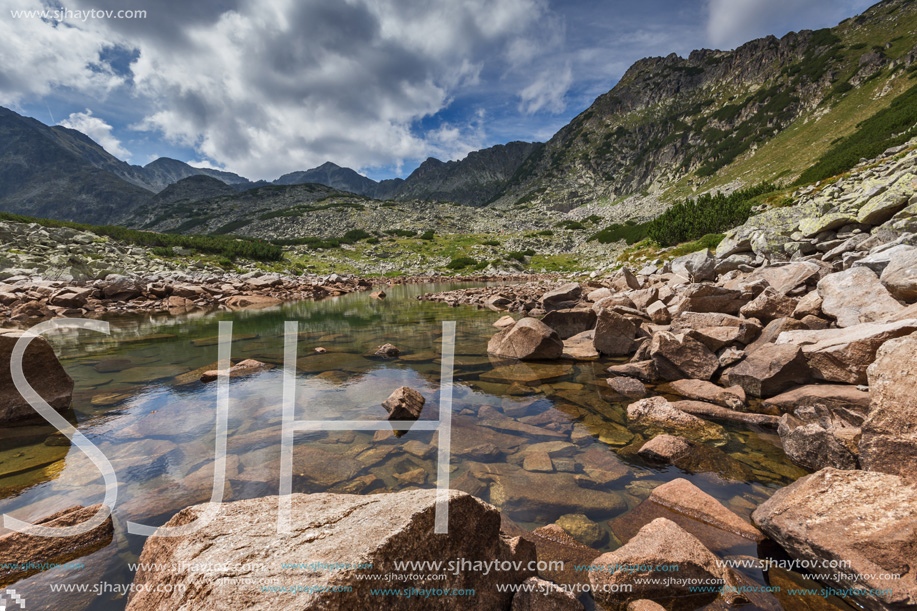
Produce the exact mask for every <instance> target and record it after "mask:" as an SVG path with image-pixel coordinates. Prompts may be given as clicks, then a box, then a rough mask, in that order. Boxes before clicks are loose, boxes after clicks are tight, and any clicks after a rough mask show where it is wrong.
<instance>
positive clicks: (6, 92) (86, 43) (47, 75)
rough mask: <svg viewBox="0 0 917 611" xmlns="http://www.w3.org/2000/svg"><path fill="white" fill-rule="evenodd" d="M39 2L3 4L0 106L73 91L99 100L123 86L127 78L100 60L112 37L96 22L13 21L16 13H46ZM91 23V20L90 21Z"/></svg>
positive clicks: (8, 0)
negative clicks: (58, 90)
mask: <svg viewBox="0 0 917 611" xmlns="http://www.w3.org/2000/svg"><path fill="white" fill-rule="evenodd" d="M46 8H48V7H47V6H45V5H44V4H43V3H42V2H40V1H39V0H0V57H3V58H4V60H3V69H2V71H0V104H2V105H6V106H11V105H16V104H18V103H19V102H21V101H22V100H23V99H24V98H26V97H29V96H32V97H41V96H45V95H47V94H49V93H50V92H51V91H52V90H53V89H55V88H72V89H75V90H79V91H81V92H85V93H88V94H90V95H94V96H97V97H103V96H105V95H107V94H108V93H109V92H110V91H111V90H112V89H114V88H115V87H117V86H119V85H121V84H122V83H123V82H124V80H123V77H121V76H119V75H117V74H115V73H114V72H113V71H112V70H111V67H110V66H108V65H105V64H104V63H101V62H99V52H100V50H101V49H102V48H104V47H105V46H107V45H108V44H110V39H109V38H108V37H107V36H106V35H105V34H104V33H103V32H102V31H100V30H98V29H93V26H92V24H84V23H79V24H76V25H74V24H71V23H69V22H63V23H57V22H53V21H49V20H43V19H41V18H39V17H37V16H33V17H25V16H21V17H19V18H14V17H13V16H12V14H11V11H19V10H23V11H32V10H37V11H41V10H42V9H46ZM87 23H88V22H87Z"/></svg>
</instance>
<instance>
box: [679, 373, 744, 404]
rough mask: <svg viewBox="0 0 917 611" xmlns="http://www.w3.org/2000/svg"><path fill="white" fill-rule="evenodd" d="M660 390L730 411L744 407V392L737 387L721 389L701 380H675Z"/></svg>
mask: <svg viewBox="0 0 917 611" xmlns="http://www.w3.org/2000/svg"><path fill="white" fill-rule="evenodd" d="M662 390H665V391H667V392H672V393H674V394H676V395H681V396H682V397H687V398H688V399H695V400H697V401H707V402H709V403H715V404H717V405H722V406H723V407H728V408H731V409H743V408H744V407H745V391H744V390H742V388H741V387H738V386H735V387H732V388H722V387H721V386H717V385H716V384H714V383H712V382H705V381H703V380H675V381H674V382H671V383H669V384H666V385H665V386H663V387H662Z"/></svg>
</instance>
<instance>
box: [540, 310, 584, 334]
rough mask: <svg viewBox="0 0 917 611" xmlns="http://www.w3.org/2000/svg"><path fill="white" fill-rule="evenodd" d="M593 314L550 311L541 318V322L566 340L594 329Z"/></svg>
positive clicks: (576, 311) (574, 311) (572, 311)
mask: <svg viewBox="0 0 917 611" xmlns="http://www.w3.org/2000/svg"><path fill="white" fill-rule="evenodd" d="M595 319H596V316H595V312H593V311H592V310H591V309H588V310H552V311H550V312H548V313H547V314H545V315H544V316H542V318H541V322H543V323H544V324H546V325H548V326H549V327H551V328H552V329H554V330H555V331H557V334H558V335H559V336H560V339H568V338H571V337H573V336H574V335H578V334H580V333H583V332H584V331H589V330H590V329H592V328H594V327H595Z"/></svg>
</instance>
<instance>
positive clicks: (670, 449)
mask: <svg viewBox="0 0 917 611" xmlns="http://www.w3.org/2000/svg"><path fill="white" fill-rule="evenodd" d="M690 451H691V442H689V441H688V440H687V439H685V438H684V437H678V436H677V435H667V434H662V435H656V436H655V437H653V438H652V439H650V440H649V441H647V442H646V443H645V444H643V446H642V447H641V448H640V449H639V450H638V451H637V454H639V455H640V456H641V457H643V458H644V459H646V460H649V461H652V462H661V463H672V462H675V460H676V459H678V458H681V457H682V456H684V455H686V454H688V453H689V452H690Z"/></svg>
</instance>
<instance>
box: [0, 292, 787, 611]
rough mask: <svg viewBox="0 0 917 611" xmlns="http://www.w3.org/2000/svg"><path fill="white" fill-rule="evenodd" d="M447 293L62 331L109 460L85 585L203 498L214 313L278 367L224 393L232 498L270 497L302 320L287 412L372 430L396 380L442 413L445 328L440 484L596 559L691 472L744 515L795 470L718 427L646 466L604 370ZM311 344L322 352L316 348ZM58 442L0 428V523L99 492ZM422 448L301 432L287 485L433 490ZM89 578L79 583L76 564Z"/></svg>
mask: <svg viewBox="0 0 917 611" xmlns="http://www.w3.org/2000/svg"><path fill="white" fill-rule="evenodd" d="M448 288H451V287H448V286H444V285H437V286H435V287H431V286H417V285H406V286H396V287H392V288H391V289H388V290H387V293H388V295H389V297H388V299H386V300H385V301H377V300H372V299H369V297H368V295H365V294H352V295H346V296H343V297H339V298H335V299H328V300H324V301H320V302H303V303H298V304H287V305H285V306H282V307H280V308H277V309H274V310H270V311H244V312H232V313H229V312H220V313H211V314H208V315H194V314H191V315H187V316H184V317H182V318H150V317H136V318H129V319H113V320H112V321H111V324H112V332H111V334H110V335H109V336H102V335H98V334H87V333H80V334H76V333H73V332H62V333H60V334H59V335H57V336H54V337H52V338H49V339H51V341H52V342H54V344H55V346H56V347H58V348H59V350H60V353H61V355H62V360H63V362H64V365H65V367H66V369H67V371H68V372H69V373H70V375H71V376H72V377H73V378H74V380H75V383H76V391H75V396H74V403H73V410H74V413H73V417H74V418H75V420H76V421H77V422H78V423H79V429H80V430H81V431H82V432H83V433H84V434H85V435H86V436H87V437H88V438H89V439H90V440H91V441H92V442H93V443H95V444H96V445H97V446H98V447H99V448H100V449H101V450H102V451H103V452H104V453H105V455H106V456H107V457H108V458H109V460H110V461H111V463H112V465H113V467H114V469H115V472H116V473H117V477H118V481H119V484H120V487H119V496H118V504H117V506H116V507H115V509H114V516H115V519H116V535H115V540H114V542H113V543H112V544H111V545H110V546H109V547H108V548H106V549H105V550H102V551H100V552H97V553H96V554H93V555H92V556H91V557H89V558H88V559H84V562H85V563H86V566H87V567H90V566H91V567H92V569H91V571H92V572H91V574H92V576H93V577H92V579H93V580H95V579H97V578H98V575H103V576H104V578H105V579H106V580H109V581H112V582H116V583H129V582H130V581H131V579H132V575H131V574H130V573H129V571H128V570H127V566H126V562H130V561H135V560H136V558H137V556H138V554H139V551H140V549H141V547H142V545H143V539H142V538H141V537H137V536H133V535H131V536H128V535H126V533H125V531H124V529H123V528H122V525H123V523H124V522H125V521H128V520H130V521H134V522H141V523H144V524H152V525H156V524H162V523H163V522H165V521H166V520H167V519H168V518H169V517H170V516H171V515H172V514H174V513H175V512H176V511H178V510H179V509H181V508H183V507H185V506H187V505H190V504H194V503H198V502H204V501H207V500H209V499H210V494H211V486H212V482H213V466H212V461H213V451H214V433H213V426H214V416H215V409H216V386H215V385H213V384H204V383H202V382H200V381H199V377H200V373H201V372H202V371H205V370H207V369H212V368H214V367H215V362H216V360H217V345H216V335H217V326H218V325H217V323H218V321H221V320H231V321H232V322H233V333H234V342H233V346H232V358H233V361H238V360H242V359H246V358H252V359H257V360H259V361H262V362H265V363H269V364H272V365H275V366H277V367H276V368H274V369H272V370H270V371H266V372H262V373H258V374H256V375H252V376H246V377H241V378H238V379H233V380H232V381H231V384H230V415H229V437H228V452H229V456H228V459H227V471H226V480H227V481H226V486H225V490H224V499H226V500H233V499H241V498H249V497H254V496H260V495H265V494H276V493H277V490H278V474H279V462H280V450H279V448H280V427H281V402H282V372H281V369H280V366H281V365H282V355H283V325H284V322H285V321H287V320H296V321H298V322H299V328H300V330H301V332H300V338H299V358H298V360H297V369H298V378H297V393H296V419H298V420H380V419H385V418H386V417H387V413H386V411H385V410H384V409H383V408H382V407H381V403H382V401H383V400H384V399H385V398H386V397H387V396H388V395H389V393H391V392H392V391H393V390H394V389H396V388H398V387H400V386H409V387H411V388H415V389H417V390H418V391H419V392H421V393H422V394H423V395H424V397H425V398H426V400H427V404H426V407H425V409H424V413H423V415H422V419H436V418H438V412H437V405H438V391H439V388H438V386H439V376H440V359H439V352H440V350H439V348H440V342H441V322H442V321H443V320H455V321H457V328H458V331H457V337H456V350H455V355H456V356H455V364H456V368H455V374H454V379H455V388H454V395H453V396H454V398H453V408H454V414H453V425H452V442H451V445H452V452H453V457H452V461H451V465H450V470H451V481H452V486H453V487H454V488H458V489H461V490H465V491H467V492H469V493H471V494H474V495H476V496H478V497H480V498H482V499H484V500H486V501H488V502H491V503H493V504H495V505H497V506H498V507H500V508H501V509H502V510H503V511H504V512H505V513H506V514H507V515H508V516H509V517H510V518H512V519H513V520H515V521H516V522H518V523H520V524H522V525H524V526H527V527H529V528H535V527H538V526H543V525H545V524H549V523H551V522H554V521H555V520H557V519H559V518H562V517H564V518H563V519H564V520H565V521H566V522H568V523H573V522H576V521H579V522H583V521H584V520H585V522H587V523H589V524H591V525H589V528H590V529H591V530H590V532H592V533H593V535H594V537H593V539H594V540H593V541H592V543H593V544H594V545H596V546H598V547H599V548H600V549H604V550H609V549H613V548H614V547H616V546H617V545H619V542H618V538H617V536H616V535H615V532H614V531H613V530H612V528H611V527H610V525H609V521H610V520H611V521H612V523H614V520H619V521H620V519H621V517H622V516H627V515H629V514H628V512H629V511H630V510H632V509H634V508H635V507H637V506H638V505H640V503H641V502H642V501H643V500H644V499H646V497H647V496H648V495H649V493H650V492H651V491H652V489H653V488H655V487H656V486H658V485H660V484H662V483H664V482H666V481H670V480H671V479H674V478H677V477H687V478H688V479H690V480H691V481H692V482H693V483H695V484H696V485H697V486H698V487H700V488H701V489H703V490H704V491H706V492H708V493H709V494H711V495H713V496H714V497H716V498H717V499H719V500H720V501H722V502H723V503H724V504H725V505H726V506H727V507H729V508H730V509H732V510H733V511H735V512H736V513H738V514H739V515H741V516H743V517H745V518H748V516H749V515H750V513H751V511H752V510H753V509H754V507H755V506H757V505H758V504H759V503H760V502H762V501H763V500H764V499H766V498H767V497H768V496H769V495H770V494H771V493H772V492H773V490H775V489H776V488H777V487H779V486H783V485H786V484H787V483H789V482H791V481H792V480H793V479H795V478H797V477H799V476H800V475H802V474H803V472H802V471H800V470H799V469H798V468H796V467H795V466H793V465H792V464H791V463H789V462H788V460H787V459H786V457H785V456H784V455H783V453H782V452H781V451H780V450H779V449H778V447H777V440H776V436H775V435H773V434H772V433H765V432H763V431H760V430H753V429H747V428H735V427H728V426H727V427H725V429H724V437H723V438H722V439H721V440H720V441H719V442H718V443H717V444H709V445H707V446H705V450H704V452H703V453H700V454H699V455H698V456H696V457H695V458H694V459H693V460H692V462H691V463H690V464H681V465H680V468H679V467H673V466H670V467H662V468H660V467H658V466H656V465H651V464H647V463H644V462H643V461H642V460H641V459H640V458H639V457H637V455H636V450H637V449H639V447H640V445H641V444H642V443H643V442H644V441H645V440H646V439H648V438H649V436H650V435H651V433H652V432H651V431H646V430H641V429H639V428H634V427H630V426H628V422H627V418H626V412H625V408H626V405H627V403H628V401H627V400H626V399H624V398H623V397H620V396H618V395H616V394H615V393H613V391H611V390H610V389H608V387H607V384H605V383H604V377H605V376H604V375H603V372H604V368H605V367H607V366H608V362H604V361H595V362H575V361H563V362H557V363H526V364H518V363H505V362H499V361H495V360H492V359H491V358H489V357H487V356H486V354H485V352H486V344H487V340H488V339H489V337H490V336H491V335H492V334H493V333H494V329H493V327H492V326H491V325H492V323H493V322H494V321H495V320H496V319H497V318H498V317H499V316H500V315H499V314H496V313H494V312H490V311H486V310H485V311H475V310H473V309H470V308H450V307H448V306H445V305H442V304H435V303H430V302H423V301H418V300H417V299H416V298H415V297H416V295H418V294H419V293H421V292H423V291H425V290H431V289H436V290H446V289H448ZM384 343H392V344H394V345H396V346H397V347H398V348H399V349H400V350H401V353H402V356H401V357H400V358H398V359H392V360H378V359H372V358H369V356H370V355H372V353H373V352H374V350H375V348H376V347H378V346H379V345H381V344H384ZM319 347H321V348H323V349H324V350H325V351H326V352H324V353H322V354H319V353H317V352H315V348H319ZM54 432H55V431H54V430H53V429H48V428H47V427H24V428H19V429H10V430H7V431H4V432H3V433H2V435H0V511H2V512H4V513H9V514H11V515H13V516H15V517H18V518H20V519H24V520H30V521H33V520H35V519H37V518H39V517H41V516H44V515H47V514H49V513H52V512H54V511H57V510H60V509H63V508H66V507H69V506H72V505H76V504H81V505H87V506H88V505H92V504H94V503H97V502H99V501H100V500H101V499H102V494H103V488H102V478H101V475H100V474H99V473H98V471H97V470H96V469H95V467H94V466H93V465H92V464H91V463H90V462H89V460H88V459H87V458H86V457H85V456H84V455H82V454H81V453H80V452H79V451H77V450H75V449H72V448H69V447H67V446H66V445H61V443H60V437H59V436H54V435H52V433H54ZM436 449H437V436H436V435H435V434H434V433H433V432H431V431H419V430H411V431H408V432H407V433H406V434H405V435H403V436H401V437H396V436H395V435H393V434H392V433H391V432H389V431H377V432H372V431H327V432H309V433H297V434H296V437H295V451H294V482H293V489H294V492H318V491H330V492H343V493H356V494H372V493H376V492H381V491H397V490H405V489H410V488H416V487H433V486H435V485H436ZM570 516H574V517H570ZM583 516H585V517H583ZM619 523H620V522H619ZM596 529H597V530H596ZM596 533H597V534H596ZM742 552H743V553H747V554H752V555H754V553H755V551H754V550H753V549H743V550H742ZM85 570H86V571H87V573H86V578H87V579H89V576H90V568H87V569H85ZM46 577H47V576H39V577H35V578H30V579H28V580H25V581H23V582H20V584H19V586H20V587H21V588H23V589H24V591H27V592H28V591H30V590H31V591H34V596H33V598H34V599H35V600H36V601H37V600H40V599H42V598H41V597H45V598H47V592H46V591H41V592H39V590H40V589H41V588H42V587H44V586H43V585H42V584H43V583H44V582H43V581H42V579H46ZM77 577H78V576H73V575H71V576H70V578H74V579H76V578H77ZM70 602H71V603H72V606H70V608H86V607H85V605H88V608H91V609H121V608H123V606H124V603H125V600H124V598H123V597H118V596H102V597H96V598H93V599H92V600H89V601H87V602H86V603H85V605H84V603H82V602H80V603H79V604H77V601H76V600H75V599H74V600H71V601H70ZM30 608H33V607H32V606H31V605H30ZM34 608H39V607H38V606H37V605H36V606H35V607H34Z"/></svg>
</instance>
